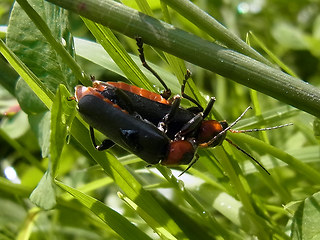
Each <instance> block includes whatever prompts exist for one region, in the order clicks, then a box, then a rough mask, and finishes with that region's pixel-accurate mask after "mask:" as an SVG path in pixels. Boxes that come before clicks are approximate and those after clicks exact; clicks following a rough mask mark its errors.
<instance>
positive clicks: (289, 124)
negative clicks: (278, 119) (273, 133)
mask: <svg viewBox="0 0 320 240" xmlns="http://www.w3.org/2000/svg"><path fill="white" fill-rule="evenodd" d="M291 125H293V123H287V124H283V125H279V126H275V127H266V128H254V129H246V130H233V129H229V130H230V132H232V133H245V132H259V131H267V130H273V129H278V128H283V127H287V126H291Z"/></svg>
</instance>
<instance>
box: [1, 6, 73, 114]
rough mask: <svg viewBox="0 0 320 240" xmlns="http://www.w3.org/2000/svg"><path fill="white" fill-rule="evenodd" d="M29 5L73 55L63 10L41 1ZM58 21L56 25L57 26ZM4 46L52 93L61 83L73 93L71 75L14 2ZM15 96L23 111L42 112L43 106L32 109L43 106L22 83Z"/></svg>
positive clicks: (70, 37) (65, 15)
mask: <svg viewBox="0 0 320 240" xmlns="http://www.w3.org/2000/svg"><path fill="white" fill-rule="evenodd" d="M30 3H31V4H32V5H33V6H34V7H35V8H36V10H37V12H38V13H39V14H40V15H41V17H42V18H43V19H45V21H46V23H47V24H48V25H49V28H50V29H51V31H52V33H53V35H54V36H55V38H56V39H57V40H58V41H59V42H61V43H62V44H63V45H64V46H65V48H66V49H67V50H68V51H69V52H70V53H71V54H72V51H73V50H72V45H73V43H72V36H71V34H70V31H69V29H68V19H67V14H66V11H64V10H60V9H59V8H58V7H56V6H54V5H52V4H49V3H47V2H44V1H42V0H32V1H30ZM57 22H59V24H56V23H57ZM7 44H8V47H9V48H11V49H12V51H13V52H14V53H15V54H16V55H17V56H18V57H20V58H21V60H22V61H23V62H24V63H25V64H26V65H27V66H28V67H29V68H30V69H31V70H32V71H33V72H34V73H35V74H36V75H37V76H38V77H39V78H40V79H41V81H42V82H43V83H44V85H45V86H46V87H47V88H48V89H49V90H50V91H51V92H53V93H54V92H55V91H56V89H57V87H58V85H59V84H60V83H64V84H65V85H66V86H68V88H69V90H71V91H72V90H73V87H74V85H75V84H76V81H75V78H74V76H73V75H72V74H71V72H70V70H69V69H68V68H67V67H66V65H65V64H64V63H63V62H62V61H61V59H60V57H59V56H58V55H57V53H56V52H55V51H54V50H53V48H52V47H51V46H50V44H49V43H48V42H47V40H46V39H45V38H44V36H43V35H42V34H41V32H40V31H39V30H38V29H37V28H36V27H35V25H34V24H33V22H32V21H31V20H30V19H29V17H28V16H27V15H26V13H25V12H24V10H22V9H21V7H20V5H19V4H17V3H16V4H15V5H14V7H13V10H12V13H11V17H10V22H9V26H8V31H7ZM20 81H21V80H20ZM16 96H17V98H18V100H19V102H20V104H21V106H22V107H23V110H24V111H26V112H41V111H44V110H45V109H44V108H43V107H39V108H38V109H37V108H36V107H35V105H36V106H37V105H40V106H41V105H43V104H41V103H39V101H37V100H36V99H37V97H36V96H35V95H34V94H33V93H32V91H31V90H30V89H29V87H28V86H26V85H25V84H18V85H17V87H16ZM30 109H31V110H30Z"/></svg>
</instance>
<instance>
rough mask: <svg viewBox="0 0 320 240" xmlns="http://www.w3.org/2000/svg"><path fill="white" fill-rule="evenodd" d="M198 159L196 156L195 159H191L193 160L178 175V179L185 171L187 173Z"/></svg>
mask: <svg viewBox="0 0 320 240" xmlns="http://www.w3.org/2000/svg"><path fill="white" fill-rule="evenodd" d="M198 159H199V155H198V154H196V155H195V157H194V158H193V160H192V161H191V162H190V164H189V165H188V167H187V168H186V169H185V170H183V172H182V173H180V174H179V176H178V177H181V175H182V174H184V173H185V172H186V171H188V170H189V169H190V168H191V167H192V166H193V164H195V163H196V162H197V161H198Z"/></svg>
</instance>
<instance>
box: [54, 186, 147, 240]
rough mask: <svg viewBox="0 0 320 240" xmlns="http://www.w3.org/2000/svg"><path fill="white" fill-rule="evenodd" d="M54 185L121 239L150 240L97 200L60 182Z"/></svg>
mask: <svg viewBox="0 0 320 240" xmlns="http://www.w3.org/2000/svg"><path fill="white" fill-rule="evenodd" d="M56 184H57V185H58V186H59V187H61V188H62V189H63V190H65V191H67V192H68V193H70V194H71V195H73V196H74V197H75V199H77V200H78V201H79V202H80V203H81V204H82V205H84V206H86V207H87V208H89V209H90V210H91V211H92V212H93V213H94V214H95V215H96V216H98V217H99V218H100V219H101V220H102V221H103V222H105V223H106V224H108V225H109V226H110V227H111V228H112V229H113V230H114V231H115V232H116V233H117V234H119V236H121V237H122V238H123V239H146V240H147V239H151V238H150V237H148V236H147V235H146V234H145V233H143V232H142V231H141V230H140V229H138V228H137V227H136V226H135V225H133V224H132V223H131V222H129V221H128V220H127V219H126V218H125V217H123V216H122V215H121V214H119V213H117V212H116V211H114V210H112V209H111V208H109V207H107V206H106V205H105V204H103V203H102V202H100V201H98V200H97V199H94V198H93V197H91V196H89V195H86V194H84V193H82V192H80V191H78V190H76V189H74V188H71V187H69V186H67V185H65V184H63V183H62V182H59V181H56Z"/></svg>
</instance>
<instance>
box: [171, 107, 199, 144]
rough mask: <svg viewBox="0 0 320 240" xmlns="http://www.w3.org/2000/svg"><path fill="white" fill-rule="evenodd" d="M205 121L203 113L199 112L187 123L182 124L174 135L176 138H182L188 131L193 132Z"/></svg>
mask: <svg viewBox="0 0 320 240" xmlns="http://www.w3.org/2000/svg"><path fill="white" fill-rule="evenodd" d="M202 121H203V115H202V113H198V114H197V115H196V116H194V117H193V118H191V119H190V120H189V121H188V122H187V123H186V124H185V125H183V126H182V128H181V129H180V131H179V132H177V133H176V135H175V136H174V138H175V139H182V138H183V137H184V136H186V135H187V134H188V133H191V132H193V131H195V130H196V129H198V128H199V126H200V124H201V122H202Z"/></svg>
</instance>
